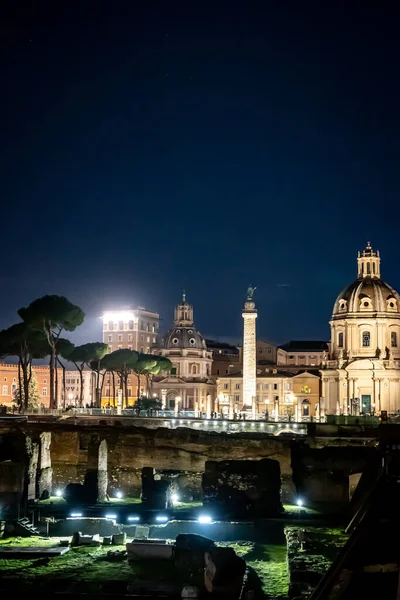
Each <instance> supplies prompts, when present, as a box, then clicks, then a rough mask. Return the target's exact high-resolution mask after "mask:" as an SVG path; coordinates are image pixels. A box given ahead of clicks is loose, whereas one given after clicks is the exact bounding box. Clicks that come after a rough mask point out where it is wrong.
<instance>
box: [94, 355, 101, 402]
mask: <svg viewBox="0 0 400 600" xmlns="http://www.w3.org/2000/svg"><path fill="white" fill-rule="evenodd" d="M99 381H100V361H99V360H98V361H97V371H96V399H95V406H96V408H101V397H100V389H99Z"/></svg>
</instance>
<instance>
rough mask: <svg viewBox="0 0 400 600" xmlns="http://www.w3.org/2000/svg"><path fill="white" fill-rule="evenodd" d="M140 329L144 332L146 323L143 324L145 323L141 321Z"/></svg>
mask: <svg viewBox="0 0 400 600" xmlns="http://www.w3.org/2000/svg"><path fill="white" fill-rule="evenodd" d="M140 329H141V331H144V323H143V321H140Z"/></svg>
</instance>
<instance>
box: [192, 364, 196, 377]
mask: <svg viewBox="0 0 400 600" xmlns="http://www.w3.org/2000/svg"><path fill="white" fill-rule="evenodd" d="M192 373H193V375H197V367H196V365H193V367H192Z"/></svg>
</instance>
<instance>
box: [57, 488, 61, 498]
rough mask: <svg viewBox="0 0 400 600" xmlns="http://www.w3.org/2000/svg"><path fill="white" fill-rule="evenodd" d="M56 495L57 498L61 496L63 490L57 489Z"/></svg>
mask: <svg viewBox="0 0 400 600" xmlns="http://www.w3.org/2000/svg"><path fill="white" fill-rule="evenodd" d="M56 496H57V498H61V496H62V490H56Z"/></svg>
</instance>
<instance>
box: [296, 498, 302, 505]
mask: <svg viewBox="0 0 400 600" xmlns="http://www.w3.org/2000/svg"><path fill="white" fill-rule="evenodd" d="M296 504H297V506H303V500H302V499H301V498H299V499H298V500H296Z"/></svg>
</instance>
